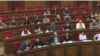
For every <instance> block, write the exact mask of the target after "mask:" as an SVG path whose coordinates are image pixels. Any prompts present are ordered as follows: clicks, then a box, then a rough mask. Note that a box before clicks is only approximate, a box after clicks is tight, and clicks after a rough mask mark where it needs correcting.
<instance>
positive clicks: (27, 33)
mask: <svg viewBox="0 0 100 56" xmlns="http://www.w3.org/2000/svg"><path fill="white" fill-rule="evenodd" d="M30 34H31V32H29V30H27V28H24V30H23V31H22V34H21V36H27V35H30Z"/></svg>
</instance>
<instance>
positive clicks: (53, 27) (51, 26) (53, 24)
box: [48, 22, 57, 31]
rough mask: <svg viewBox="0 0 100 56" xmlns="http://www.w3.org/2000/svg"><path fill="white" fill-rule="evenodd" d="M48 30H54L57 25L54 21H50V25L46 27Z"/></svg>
mask: <svg viewBox="0 0 100 56" xmlns="http://www.w3.org/2000/svg"><path fill="white" fill-rule="evenodd" d="M48 30H49V31H56V30H57V26H56V25H55V23H54V22H52V23H51V25H50V26H49V28H48Z"/></svg>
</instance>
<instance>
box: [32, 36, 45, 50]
mask: <svg viewBox="0 0 100 56" xmlns="http://www.w3.org/2000/svg"><path fill="white" fill-rule="evenodd" d="M43 45H45V43H44V42H42V41H41V40H40V39H39V38H36V40H35V41H34V43H33V45H32V48H34V47H39V46H43Z"/></svg>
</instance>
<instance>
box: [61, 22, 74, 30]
mask: <svg viewBox="0 0 100 56" xmlns="http://www.w3.org/2000/svg"><path fill="white" fill-rule="evenodd" d="M63 30H64V31H65V30H73V28H72V27H71V26H70V25H69V23H66V25H65V26H64V27H63Z"/></svg>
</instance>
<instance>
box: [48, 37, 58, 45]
mask: <svg viewBox="0 0 100 56" xmlns="http://www.w3.org/2000/svg"><path fill="white" fill-rule="evenodd" d="M57 38H58V42H60V37H59V36H57ZM48 42H49V43H50V44H51V43H54V42H55V36H51V37H50V38H49V39H48Z"/></svg>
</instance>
